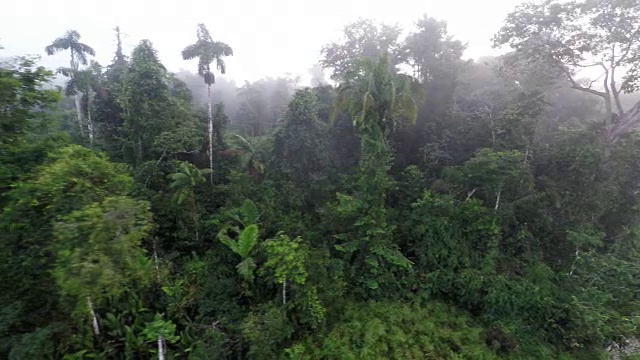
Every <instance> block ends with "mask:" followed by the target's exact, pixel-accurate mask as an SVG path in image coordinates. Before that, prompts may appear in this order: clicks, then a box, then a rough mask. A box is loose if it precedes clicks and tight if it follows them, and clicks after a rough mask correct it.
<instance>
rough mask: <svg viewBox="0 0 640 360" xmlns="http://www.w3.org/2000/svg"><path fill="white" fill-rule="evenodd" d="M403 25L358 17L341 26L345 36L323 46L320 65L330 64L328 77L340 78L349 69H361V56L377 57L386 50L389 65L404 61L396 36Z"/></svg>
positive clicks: (347, 74) (328, 65) (376, 58)
mask: <svg viewBox="0 0 640 360" xmlns="http://www.w3.org/2000/svg"><path fill="white" fill-rule="evenodd" d="M401 32H402V29H401V28H400V27H399V26H395V25H394V26H392V25H386V24H376V23H375V22H374V21H373V20H369V19H361V20H358V21H356V22H353V23H351V24H349V25H347V26H345V28H344V37H343V39H342V40H341V41H340V42H332V43H330V44H327V45H325V46H323V47H322V51H321V52H322V56H323V57H322V59H321V60H320V66H322V68H325V69H326V68H330V69H332V71H333V73H332V74H331V80H334V81H343V80H345V79H347V78H348V77H349V76H350V74H349V73H352V72H354V73H357V72H359V71H361V70H362V69H363V66H364V64H363V60H366V59H368V60H371V61H377V60H378V58H379V57H380V56H381V55H382V54H384V53H387V54H388V57H389V61H388V66H389V67H390V68H391V69H395V67H396V65H398V64H400V63H403V62H404V61H405V58H406V57H405V54H404V50H403V46H402V44H401V43H400V42H399V41H398V37H399V36H400V33H401Z"/></svg>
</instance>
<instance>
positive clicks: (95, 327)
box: [87, 296, 100, 337]
mask: <svg viewBox="0 0 640 360" xmlns="http://www.w3.org/2000/svg"><path fill="white" fill-rule="evenodd" d="M87 306H88V307H89V313H90V314H91V323H92V324H93V334H94V335H95V336H96V337H97V336H100V326H99V325H98V317H97V316H96V312H95V311H94V310H93V302H92V301H91V297H89V296H87Z"/></svg>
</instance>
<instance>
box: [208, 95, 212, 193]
mask: <svg viewBox="0 0 640 360" xmlns="http://www.w3.org/2000/svg"><path fill="white" fill-rule="evenodd" d="M207 104H208V110H209V111H208V114H209V168H210V169H211V174H209V179H210V180H211V185H213V111H212V109H211V85H209V84H207Z"/></svg>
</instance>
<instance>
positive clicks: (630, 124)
mask: <svg viewBox="0 0 640 360" xmlns="http://www.w3.org/2000/svg"><path fill="white" fill-rule="evenodd" d="M638 123H640V101H638V102H637V103H636V104H635V105H633V107H632V108H631V109H629V110H628V111H627V112H625V113H624V114H620V116H619V117H618V119H617V121H616V122H615V123H613V124H611V126H610V127H609V131H608V133H607V134H606V136H607V140H608V141H609V142H610V143H615V142H616V141H617V140H618V139H619V138H620V136H621V135H622V134H624V133H626V132H627V131H629V130H631V129H633V128H634V127H635V126H636V125H638Z"/></svg>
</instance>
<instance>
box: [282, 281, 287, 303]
mask: <svg viewBox="0 0 640 360" xmlns="http://www.w3.org/2000/svg"><path fill="white" fill-rule="evenodd" d="M282 304H283V305H286V304H287V277H286V276H285V278H284V280H283V281H282Z"/></svg>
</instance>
